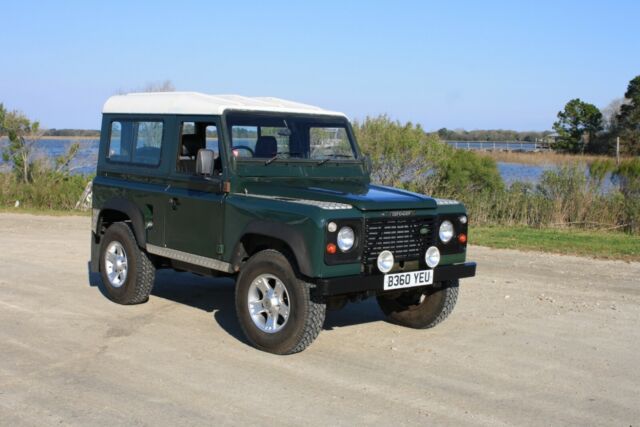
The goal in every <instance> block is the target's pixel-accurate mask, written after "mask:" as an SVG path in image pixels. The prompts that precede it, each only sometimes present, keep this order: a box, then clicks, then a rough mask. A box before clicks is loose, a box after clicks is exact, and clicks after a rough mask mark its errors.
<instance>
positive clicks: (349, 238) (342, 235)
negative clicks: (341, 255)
mask: <svg viewBox="0 0 640 427" xmlns="http://www.w3.org/2000/svg"><path fill="white" fill-rule="evenodd" d="M355 241H356V235H355V233H354V232H353V229H352V228H351V227H342V228H341V229H340V231H338V239H337V242H338V247H339V248H340V250H341V251H342V252H347V251H348V250H350V249H351V248H352V247H353V243H354V242H355Z"/></svg>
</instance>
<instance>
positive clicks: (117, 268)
mask: <svg viewBox="0 0 640 427" xmlns="http://www.w3.org/2000/svg"><path fill="white" fill-rule="evenodd" d="M104 258H105V259H104V266H105V270H106V273H107V278H108V279H109V283H110V284H111V286H113V287H114V288H119V287H121V286H122V285H124V282H125V281H126V280H127V272H128V262H127V253H126V252H125V250H124V247H123V246H122V245H121V244H120V242H111V243H109V246H107V250H106V252H105V254H104Z"/></svg>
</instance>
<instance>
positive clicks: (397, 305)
mask: <svg viewBox="0 0 640 427" xmlns="http://www.w3.org/2000/svg"><path fill="white" fill-rule="evenodd" d="M458 285H459V281H458V280H452V281H449V282H443V283H440V284H435V285H434V286H433V287H432V286H430V287H427V288H425V289H424V291H423V295H424V296H425V297H424V299H423V300H422V302H420V301H419V299H418V298H417V297H416V293H415V292H405V293H402V294H399V295H398V294H396V295H379V296H378V298H377V300H378V305H379V306H380V308H381V309H382V311H383V313H384V314H385V315H386V316H387V319H388V320H389V321H390V322H392V323H395V324H397V325H401V326H407V327H410V328H415V329H428V328H433V327H434V326H436V325H437V324H438V323H440V322H442V321H443V320H444V319H446V318H447V317H448V316H449V314H451V312H452V311H453V308H454V307H455V305H456V301H457V300H458Z"/></svg>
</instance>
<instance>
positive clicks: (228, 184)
mask: <svg viewBox="0 0 640 427" xmlns="http://www.w3.org/2000/svg"><path fill="white" fill-rule="evenodd" d="M222 192H223V193H231V181H225V182H223V183H222Z"/></svg>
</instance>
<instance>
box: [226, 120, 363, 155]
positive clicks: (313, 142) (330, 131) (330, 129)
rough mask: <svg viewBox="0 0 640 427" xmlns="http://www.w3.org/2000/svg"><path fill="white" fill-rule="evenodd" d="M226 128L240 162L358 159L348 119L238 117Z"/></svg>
mask: <svg viewBox="0 0 640 427" xmlns="http://www.w3.org/2000/svg"><path fill="white" fill-rule="evenodd" d="M227 126H228V127H229V134H230V135H231V148H232V152H233V155H234V156H236V157H238V158H241V159H246V158H256V159H274V160H275V159H279V158H283V159H293V160H295V159H308V160H318V161H329V160H353V159H355V158H356V154H355V153H356V152H355V150H354V144H353V143H352V140H351V137H350V134H349V131H348V130H347V124H346V120H345V119H340V118H309V117H300V116H266V115H245V114H238V115H230V116H229V117H228V118H227Z"/></svg>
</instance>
